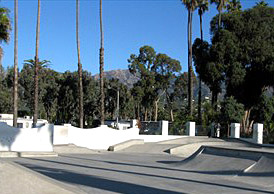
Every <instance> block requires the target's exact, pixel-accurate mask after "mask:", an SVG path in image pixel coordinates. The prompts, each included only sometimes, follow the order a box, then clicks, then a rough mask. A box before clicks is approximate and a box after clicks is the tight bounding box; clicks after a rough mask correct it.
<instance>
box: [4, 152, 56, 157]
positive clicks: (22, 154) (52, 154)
mask: <svg viewBox="0 0 274 194" xmlns="http://www.w3.org/2000/svg"><path fill="white" fill-rule="evenodd" d="M57 156H58V154H57V153H55V152H10V151H4V152H0V158H16V157H23V158H30V157H57Z"/></svg>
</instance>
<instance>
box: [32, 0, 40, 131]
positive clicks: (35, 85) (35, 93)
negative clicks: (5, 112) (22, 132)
mask: <svg viewBox="0 0 274 194" xmlns="http://www.w3.org/2000/svg"><path fill="white" fill-rule="evenodd" d="M40 9H41V6H40V0H38V11H37V25H36V44H35V58H34V59H35V73H34V114H33V127H36V123H37V119H38V71H39V58H38V48H39V36H40Z"/></svg>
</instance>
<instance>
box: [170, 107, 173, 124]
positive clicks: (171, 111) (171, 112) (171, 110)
mask: <svg viewBox="0 0 274 194" xmlns="http://www.w3.org/2000/svg"><path fill="white" fill-rule="evenodd" d="M170 119H171V122H173V121H174V115H173V109H172V108H171V109H170Z"/></svg>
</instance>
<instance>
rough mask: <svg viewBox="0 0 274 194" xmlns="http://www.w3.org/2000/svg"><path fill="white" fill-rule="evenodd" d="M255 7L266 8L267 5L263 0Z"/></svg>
mask: <svg viewBox="0 0 274 194" xmlns="http://www.w3.org/2000/svg"><path fill="white" fill-rule="evenodd" d="M256 6H263V7H266V6H268V3H266V2H265V1H264V0H260V1H259V3H256Z"/></svg>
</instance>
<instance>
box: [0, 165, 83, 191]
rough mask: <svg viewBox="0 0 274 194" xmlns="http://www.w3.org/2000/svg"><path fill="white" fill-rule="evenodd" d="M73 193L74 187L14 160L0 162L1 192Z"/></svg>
mask: <svg viewBox="0 0 274 194" xmlns="http://www.w3.org/2000/svg"><path fill="white" fill-rule="evenodd" d="M13 193H20V194H55V193H58V194H73V193H80V192H78V191H77V190H76V189H75V188H74V187H71V186H67V185H65V184H63V183H60V182H57V181H54V180H52V179H50V178H48V177H46V176H43V175H41V174H39V173H37V172H34V171H32V170H29V169H27V168H25V167H22V166H20V165H18V164H15V163H12V162H0V194H13Z"/></svg>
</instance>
